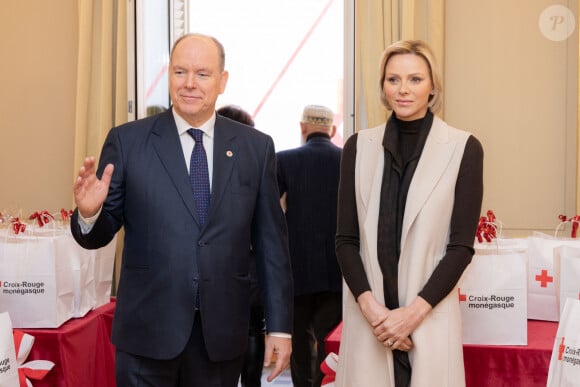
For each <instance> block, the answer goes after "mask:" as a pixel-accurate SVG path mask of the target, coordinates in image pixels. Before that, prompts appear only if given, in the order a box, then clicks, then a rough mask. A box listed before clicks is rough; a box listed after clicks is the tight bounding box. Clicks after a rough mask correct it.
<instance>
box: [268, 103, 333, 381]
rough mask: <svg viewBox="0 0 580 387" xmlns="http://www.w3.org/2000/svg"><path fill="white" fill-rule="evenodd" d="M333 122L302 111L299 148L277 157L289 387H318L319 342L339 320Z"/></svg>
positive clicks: (323, 114) (326, 113) (327, 113)
mask: <svg viewBox="0 0 580 387" xmlns="http://www.w3.org/2000/svg"><path fill="white" fill-rule="evenodd" d="M333 117H334V114H333V112H332V110H330V109H329V108H327V107H325V106H320V105H308V106H306V107H305V108H304V111H303V114H302V120H301V122H300V129H301V135H302V143H303V145H302V146H300V147H298V148H295V149H289V150H284V151H281V152H278V154H277V160H278V186H279V189H280V194H281V195H282V199H281V200H282V206H283V208H285V212H286V223H287V225H288V238H289V239H288V240H289V246H290V256H291V258H292V275H293V277H294V333H293V336H292V356H291V361H290V364H291V365H290V371H291V375H292V383H293V385H294V386H295V387H314V386H316V387H319V386H320V384H321V382H322V379H323V377H324V374H323V373H322V371H321V370H320V364H321V363H322V362H323V361H324V359H325V357H326V350H325V346H324V339H325V338H326V336H327V335H328V334H329V333H330V332H331V331H332V330H333V329H334V328H335V327H336V326H337V325H338V323H340V320H341V316H342V293H341V291H342V277H341V273H340V268H339V267H338V262H337V259H336V252H335V247H334V246H335V234H336V206H337V196H338V179H339V173H340V154H341V149H340V148H339V147H337V146H336V145H334V144H333V143H332V142H331V138H332V137H333V136H334V135H335V133H336V126H335V125H333Z"/></svg>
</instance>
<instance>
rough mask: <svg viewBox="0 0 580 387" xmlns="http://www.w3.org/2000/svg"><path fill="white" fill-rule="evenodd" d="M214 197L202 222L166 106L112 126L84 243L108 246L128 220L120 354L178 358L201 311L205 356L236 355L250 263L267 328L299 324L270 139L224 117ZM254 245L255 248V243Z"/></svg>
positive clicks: (116, 337)
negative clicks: (102, 193)
mask: <svg viewBox="0 0 580 387" xmlns="http://www.w3.org/2000/svg"><path fill="white" fill-rule="evenodd" d="M213 154H214V156H213V177H212V196H211V202H210V208H209V214H208V220H207V222H206V224H205V225H204V226H203V227H201V226H200V224H199V220H198V215H197V212H196V209H195V203H194V198H193V193H192V189H191V185H190V182H189V175H188V173H187V166H186V164H185V158H184V155H183V151H182V147H181V143H180V140H179V136H178V132H177V127H176V125H175V120H174V118H173V115H172V113H171V111H170V110H169V111H167V112H164V113H161V114H159V115H156V116H153V117H149V118H145V119H142V120H138V121H134V122H130V123H127V124H124V125H121V126H119V127H115V128H113V129H111V131H110V132H109V134H108V136H107V139H106V141H105V143H104V145H103V149H102V152H101V156H100V160H99V167H98V172H97V175H98V176H101V174H102V171H103V169H104V167H105V166H106V165H107V164H109V163H112V164H114V166H115V170H114V173H113V177H112V181H111V186H110V188H109V194H108V197H107V199H106V201H105V203H104V205H103V209H102V212H101V214H100V216H99V217H98V219H97V221H96V223H95V225H94V227H93V228H92V230H91V231H90V232H89V233H88V234H86V235H83V234H82V233H81V231H80V227H79V225H78V210H75V213H74V215H73V217H72V220H71V230H72V232H73V235H74V237H75V239H76V240H77V242H78V243H79V244H80V245H81V246H83V247H85V248H89V249H95V248H99V247H101V246H104V245H105V244H107V243H108V242H109V241H110V240H111V239H112V238H113V236H114V235H115V233H116V232H117V231H119V229H120V228H121V227H122V226H124V230H125V239H124V249H123V259H122V269H121V275H120V280H119V281H120V282H119V287H118V292H117V307H116V310H115V316H114V321H113V332H112V339H113V343H114V344H115V345H116V347H117V348H118V349H120V350H123V351H126V352H129V353H133V354H136V355H140V356H146V357H150V358H155V359H169V358H173V357H175V356H177V355H178V354H179V353H180V352H181V351H182V350H183V348H184V347H185V345H186V343H187V341H188V339H189V336H190V333H191V329H192V326H193V323H194V316H195V313H196V311H195V308H194V306H195V298H196V293H197V292H198V291H199V302H200V315H201V318H202V323H203V328H204V338H205V343H206V348H207V351H208V354H209V357H210V359H212V360H214V361H221V360H227V359H232V358H234V357H236V356H240V355H241V354H242V353H243V352H244V351H245V348H246V343H247V335H248V325H249V313H250V276H249V270H250V263H251V260H252V259H256V261H257V266H258V278H259V280H260V286H261V287H262V289H264V306H265V310H266V324H267V329H268V331H270V332H288V333H291V332H292V294H293V285H292V277H291V271H290V270H291V268H290V259H289V253H288V247H287V230H286V225H285V222H284V217H283V213H282V211H281V208H280V202H279V193H278V187H277V184H276V159H275V151H274V144H273V142H272V139H271V138H270V137H269V136H267V135H265V134H263V133H261V132H259V131H257V130H255V129H253V128H251V127H249V126H246V125H243V124H240V123H237V122H235V121H232V120H230V119H227V118H225V117H221V116H219V115H218V116H217V118H216V123H215V132H214V150H213ZM251 246H252V247H253V250H254V252H253V254H252V252H251V249H250V247H251Z"/></svg>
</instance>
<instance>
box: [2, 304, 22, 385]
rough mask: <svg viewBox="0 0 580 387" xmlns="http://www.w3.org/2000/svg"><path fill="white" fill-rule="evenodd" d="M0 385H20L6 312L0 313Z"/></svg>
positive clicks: (12, 339) (10, 327) (8, 317)
mask: <svg viewBox="0 0 580 387" xmlns="http://www.w3.org/2000/svg"><path fill="white" fill-rule="evenodd" d="M0 386H2V387H20V383H19V381H18V363H17V362H16V351H15V349H14V336H12V324H11V322H10V316H9V314H8V313H7V312H4V313H0Z"/></svg>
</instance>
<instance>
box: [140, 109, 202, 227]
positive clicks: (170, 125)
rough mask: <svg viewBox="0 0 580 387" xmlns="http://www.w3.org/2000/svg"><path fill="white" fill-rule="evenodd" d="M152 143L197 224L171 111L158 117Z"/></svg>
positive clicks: (153, 130)
mask: <svg viewBox="0 0 580 387" xmlns="http://www.w3.org/2000/svg"><path fill="white" fill-rule="evenodd" d="M151 132H152V134H153V136H152V142H153V147H154V148H155V151H156V152H157V155H158V156H159V159H160V160H161V163H162V164H163V166H164V168H165V170H166V171H167V174H168V175H169V177H170V178H171V181H172V182H173V184H174V186H175V189H176V190H177V192H178V193H179V196H181V199H182V200H183V202H184V203H185V205H186V207H187V209H188V210H189V212H190V213H191V215H192V216H193V217H194V218H195V221H196V222H197V223H198V224H199V217H198V215H197V211H196V209H195V202H194V200H193V192H192V191H191V184H190V182H189V175H188V174H187V166H186V165H185V162H184V160H185V159H184V156H183V152H182V147H181V142H180V140H179V135H178V133H177V126H176V125H175V120H174V119H173V113H172V112H171V109H170V110H168V111H167V112H165V113H164V114H163V115H161V116H160V118H159V120H157V122H156V123H155V124H154V126H153V129H152V131H151Z"/></svg>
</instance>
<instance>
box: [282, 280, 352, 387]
mask: <svg viewBox="0 0 580 387" xmlns="http://www.w3.org/2000/svg"><path fill="white" fill-rule="evenodd" d="M341 319H342V294H341V293H330V292H324V293H314V294H307V295H300V296H295V297H294V332H293V333H292V357H291V359H290V371H291V374H292V384H293V386H294V387H320V383H321V382H322V379H323V377H324V374H323V373H322V371H321V370H320V364H322V362H323V361H324V359H325V358H326V349H325V347H324V339H325V338H326V336H328V334H329V333H330V332H331V331H332V330H333V329H334V328H335V327H336V326H337V325H338V323H339V322H340V321H341Z"/></svg>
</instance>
